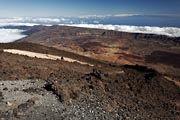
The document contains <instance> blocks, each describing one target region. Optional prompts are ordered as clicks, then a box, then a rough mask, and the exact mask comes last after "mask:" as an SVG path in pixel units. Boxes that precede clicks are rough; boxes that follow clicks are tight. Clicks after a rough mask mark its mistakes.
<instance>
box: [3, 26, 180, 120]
mask: <svg viewBox="0 0 180 120" xmlns="http://www.w3.org/2000/svg"><path fill="white" fill-rule="evenodd" d="M25 34H28V35H29V36H28V37H26V38H24V39H21V40H18V41H16V42H14V43H6V44H0V68H1V69H0V86H1V87H0V90H1V91H0V105H1V106H4V107H5V108H7V106H8V109H3V107H2V109H0V119H2V120H4V119H5V120H6V119H7V120H9V119H12V120H14V119H15V120H16V119H22V120H25V119H29V120H34V119H39V120H41V119H48V120H52V119H55V120H56V119H57V120H58V119H62V120H82V119H83V120H95V119H98V120H99V119H102V120H134V119H137V120H159V119H163V120H179V119H180V74H179V73H180V62H179V61H180V46H179V45H180V44H179V38H170V37H166V36H159V35H148V34H130V33H122V32H115V31H106V30H97V29H85V28H76V27H62V26H52V27H44V26H35V27H32V28H31V29H30V30H29V31H27V32H26V33H25ZM34 43H36V44H34ZM4 49H18V50H25V51H31V52H35V53H43V54H49V55H56V56H60V57H67V58H71V59H74V60H77V61H82V62H86V63H88V64H92V65H93V66H90V65H88V64H86V65H85V64H81V63H80V62H68V61H65V60H63V59H62V60H59V59H57V60H50V59H40V58H38V57H28V56H23V55H18V54H11V53H8V52H3V50H4ZM34 80H37V81H38V82H37V81H34ZM39 82H40V83H39ZM13 86H16V87H13ZM11 93H13V94H18V95H19V96H20V97H18V95H17V96H14V95H11ZM47 93H48V94H47ZM53 96H54V97H55V98H54V97H53ZM56 99H57V100H56ZM47 100H48V101H47ZM40 103H41V104H40ZM0 108H1V107H0Z"/></svg>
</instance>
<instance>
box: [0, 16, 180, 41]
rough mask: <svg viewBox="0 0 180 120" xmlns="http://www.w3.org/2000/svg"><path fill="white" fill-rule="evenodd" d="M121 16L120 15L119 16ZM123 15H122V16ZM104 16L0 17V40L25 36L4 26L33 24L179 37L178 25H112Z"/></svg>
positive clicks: (20, 31)
mask: <svg viewBox="0 0 180 120" xmlns="http://www.w3.org/2000/svg"><path fill="white" fill-rule="evenodd" d="M121 17H122V16H121ZM123 17H124V16H123ZM102 19H105V17H103V16H100V17H97V16H90V17H79V18H75V17H72V18H71V17H67V18H63V17H61V18H48V17H46V18H45V17H36V18H32V17H14V18H0V42H1V43H2V42H3V43H6V42H13V41H15V40H18V39H21V38H23V37H26V35H23V34H22V32H24V30H20V29H9V28H8V29H5V28H4V27H5V26H35V25H46V26H51V25H65V26H75V27H84V28H96V29H105V30H115V31H122V32H130V33H147V34H157V35H166V36H170V37H180V28H179V27H157V26H136V25H114V24H102V23H101V20H102Z"/></svg>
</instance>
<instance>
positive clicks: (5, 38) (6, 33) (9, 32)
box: [0, 29, 26, 43]
mask: <svg viewBox="0 0 180 120" xmlns="http://www.w3.org/2000/svg"><path fill="white" fill-rule="evenodd" d="M22 32H24V31H23V30H18V29H0V43H8V42H13V41H15V40H18V39H21V38H23V37H26V35H23V34H21V33H22Z"/></svg>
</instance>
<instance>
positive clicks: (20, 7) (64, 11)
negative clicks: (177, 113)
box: [0, 0, 180, 17]
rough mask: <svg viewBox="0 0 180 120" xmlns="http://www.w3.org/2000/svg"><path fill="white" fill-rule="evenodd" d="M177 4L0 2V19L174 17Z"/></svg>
mask: <svg viewBox="0 0 180 120" xmlns="http://www.w3.org/2000/svg"><path fill="white" fill-rule="evenodd" d="M179 6H180V0H0V17H12V16H81V15H106V14H143V15H164V14H169V15H178V16H180V7H179Z"/></svg>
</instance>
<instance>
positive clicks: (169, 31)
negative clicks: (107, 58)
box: [61, 24, 180, 37]
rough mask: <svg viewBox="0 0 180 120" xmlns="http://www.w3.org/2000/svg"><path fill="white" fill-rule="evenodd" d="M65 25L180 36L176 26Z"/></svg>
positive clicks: (179, 29) (179, 30)
mask: <svg viewBox="0 0 180 120" xmlns="http://www.w3.org/2000/svg"><path fill="white" fill-rule="evenodd" d="M61 25H62V24H61ZM67 26H74V27H84V28H97V29H105V30H115V31H122V32H130V33H147V34H157V35H166V36H170V37H180V28H176V27H151V26H129V25H103V24H68V25H67Z"/></svg>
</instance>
